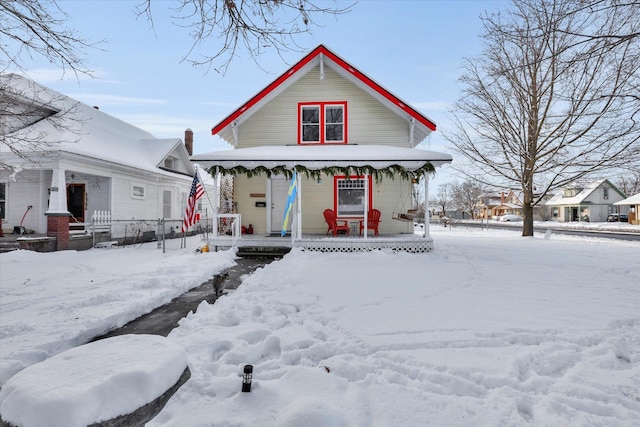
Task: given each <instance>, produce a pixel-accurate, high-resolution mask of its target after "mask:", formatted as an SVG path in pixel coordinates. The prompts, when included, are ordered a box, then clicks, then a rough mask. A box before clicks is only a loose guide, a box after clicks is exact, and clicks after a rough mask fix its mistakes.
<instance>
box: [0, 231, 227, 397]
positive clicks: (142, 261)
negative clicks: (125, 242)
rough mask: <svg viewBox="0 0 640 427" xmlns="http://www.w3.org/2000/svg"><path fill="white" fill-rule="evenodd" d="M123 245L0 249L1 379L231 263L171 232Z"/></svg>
mask: <svg viewBox="0 0 640 427" xmlns="http://www.w3.org/2000/svg"><path fill="white" fill-rule="evenodd" d="M166 245H167V246H166V248H167V249H166V252H165V253H163V251H162V249H158V248H157V245H156V244H155V243H148V244H145V245H137V246H135V247H134V246H131V247H124V248H111V249H91V250H88V251H61V252H51V253H39V252H32V251H24V250H20V251H14V252H9V253H5V254H1V255H0V268H1V270H0V344H1V345H0V386H2V384H4V383H5V382H6V381H7V380H8V379H9V378H10V377H12V376H13V375H15V374H16V373H17V372H18V371H20V370H21V369H23V368H25V367H27V366H29V365H32V364H33V363H37V362H40V361H42V360H44V359H46V358H48V357H50V356H53V355H54V354H57V353H59V352H61V351H64V350H67V349H69V348H71V347H75V346H77V345H80V344H83V343H85V342H87V341H88V340H89V339H91V338H93V337H94V336H97V335H101V334H102V333H104V332H106V331H108V330H111V329H115V328H117V327H120V326H122V325H124V324H125V323H127V322H129V321H131V320H133V319H135V318H137V317H139V316H140V315H142V314H145V313H148V312H150V311H151V310H153V309H154V308H156V307H159V306H161V305H163V304H165V303H167V302H169V301H171V300H172V299H173V298H175V297H177V296H179V295H181V294H183V293H184V292H186V291H187V290H189V289H191V288H194V287H196V286H199V285H201V284H202V283H204V282H206V281H207V280H209V279H211V278H212V276H213V274H215V273H217V272H219V271H221V270H222V269H224V268H227V267H230V266H231V265H233V264H234V261H233V258H234V254H233V253H232V252H222V253H217V254H213V253H195V252H194V249H195V248H196V247H198V246H199V245H202V243H201V242H200V238H199V237H191V238H189V242H188V244H187V248H188V249H180V241H179V240H170V241H167V244H166Z"/></svg>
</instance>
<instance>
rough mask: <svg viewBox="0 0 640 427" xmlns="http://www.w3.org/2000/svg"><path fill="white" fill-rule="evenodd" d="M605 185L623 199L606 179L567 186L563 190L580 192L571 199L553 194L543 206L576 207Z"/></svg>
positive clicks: (561, 194)
mask: <svg viewBox="0 0 640 427" xmlns="http://www.w3.org/2000/svg"><path fill="white" fill-rule="evenodd" d="M604 183H607V184H608V185H609V188H611V189H612V190H613V191H615V192H617V193H618V194H620V195H621V196H622V197H625V196H624V194H623V193H622V192H621V191H620V190H618V187H616V186H615V185H613V184H612V183H611V182H610V181H609V180H608V179H598V180H594V181H589V182H585V183H575V184H573V185H569V186H567V187H565V189H572V188H581V190H580V191H579V192H578V194H576V195H575V196H573V197H564V191H561V192H560V193H557V194H555V195H554V196H553V197H552V198H551V199H549V200H548V201H547V202H546V203H545V205H547V206H563V205H577V204H580V203H582V202H584V200H585V199H586V198H587V197H589V196H590V195H591V194H592V193H593V192H594V191H596V190H597V189H598V188H599V187H600V186H602V184H604Z"/></svg>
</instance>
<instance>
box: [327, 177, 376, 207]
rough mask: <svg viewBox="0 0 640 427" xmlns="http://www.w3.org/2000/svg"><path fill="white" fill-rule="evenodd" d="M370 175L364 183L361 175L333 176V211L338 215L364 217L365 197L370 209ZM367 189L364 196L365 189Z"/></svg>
mask: <svg viewBox="0 0 640 427" xmlns="http://www.w3.org/2000/svg"><path fill="white" fill-rule="evenodd" d="M371 182H372V181H371V177H369V182H368V183H367V184H368V185H365V178H364V177H363V176H351V177H350V178H349V179H347V178H346V177H344V176H336V177H334V194H335V203H334V204H335V212H336V215H337V216H338V217H364V206H365V203H364V202H365V197H367V205H368V206H369V209H371V195H372V190H371ZM366 189H368V191H367V192H366V196H365V190H366Z"/></svg>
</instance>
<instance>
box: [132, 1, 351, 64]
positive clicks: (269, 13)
mask: <svg viewBox="0 0 640 427" xmlns="http://www.w3.org/2000/svg"><path fill="white" fill-rule="evenodd" d="M155 3H157V0H143V1H142V3H141V4H140V5H139V6H138V8H137V12H138V15H139V16H140V15H142V16H146V18H147V20H148V21H149V22H150V23H151V25H152V26H153V25H154V17H153V12H152V4H155ZM176 3H177V7H176V8H175V9H174V16H173V18H174V22H175V23H176V24H178V25H180V26H183V27H185V28H187V29H189V31H190V32H189V34H190V35H191V36H192V38H193V44H192V46H191V48H190V49H189V50H188V51H187V53H186V54H185V56H184V57H183V60H184V61H188V62H191V63H192V64H194V65H198V66H206V67H207V71H209V70H210V69H211V68H214V69H215V70H216V71H218V72H220V73H222V74H224V73H225V72H226V70H227V68H228V66H229V64H230V63H231V62H232V61H233V58H234V57H235V56H236V52H237V51H238V49H241V50H245V51H246V52H248V53H249V55H250V57H251V58H253V60H254V61H255V62H256V63H259V61H258V59H259V57H260V55H261V54H262V53H263V52H264V51H267V50H272V51H275V52H276V53H277V54H278V55H280V56H282V54H283V53H284V52H286V51H289V50H296V51H301V50H303V48H302V47H300V45H299V44H298V42H297V41H296V39H297V38H298V36H300V35H301V34H304V33H311V29H312V28H313V27H315V26H318V25H319V24H318V22H317V18H319V17H321V16H325V15H328V16H337V15H340V14H344V13H347V12H349V11H350V10H351V8H352V7H353V3H352V4H349V5H347V6H345V7H325V6H324V4H326V1H322V0H176ZM321 4H322V5H321ZM211 40H214V41H215V42H214V43H211ZM202 46H205V49H207V50H208V49H211V53H203V54H202V55H201V56H200V57H197V58H194V57H193V56H194V55H196V51H198V50H199V48H201V47H202ZM210 46H214V47H213V48H211V47H210ZM218 62H219V63H220V65H219V66H218V67H216V66H214V65H215V64H216V63H218Z"/></svg>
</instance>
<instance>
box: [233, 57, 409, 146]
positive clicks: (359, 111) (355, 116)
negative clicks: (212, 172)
mask: <svg viewBox="0 0 640 427" xmlns="http://www.w3.org/2000/svg"><path fill="white" fill-rule="evenodd" d="M316 101H318V102H319V101H347V138H348V142H349V143H351V144H385V145H394V146H401V147H408V146H409V124H408V122H406V121H405V120H403V119H402V118H400V117H399V116H398V115H397V114H395V113H393V112H391V110H389V109H388V108H386V107H385V106H384V105H382V104H381V103H380V102H378V101H377V100H376V99H375V98H373V97H372V96H371V95H369V94H368V93H366V92H365V91H363V90H361V89H359V88H358V87H357V86H355V85H353V84H351V83H350V82H349V81H347V80H346V79H344V78H343V77H341V76H340V75H339V74H337V73H336V72H334V71H333V70H331V69H330V68H325V78H324V79H323V80H320V78H319V67H316V68H315V69H313V70H311V71H310V72H309V73H308V74H306V75H305V76H304V77H302V78H301V79H300V80H298V81H297V82H296V83H294V84H293V85H291V87H289V88H287V90H286V91H284V92H283V93H282V94H280V95H279V96H278V97H276V98H275V99H274V100H272V101H271V102H269V103H268V104H266V105H265V106H264V107H262V108H261V109H260V110H259V111H257V112H256V113H255V114H253V115H252V116H251V117H250V118H249V119H248V120H247V121H246V122H244V123H243V124H242V125H241V126H240V128H239V142H238V148H248V147H256V146H262V145H287V144H297V138H298V102H316Z"/></svg>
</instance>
